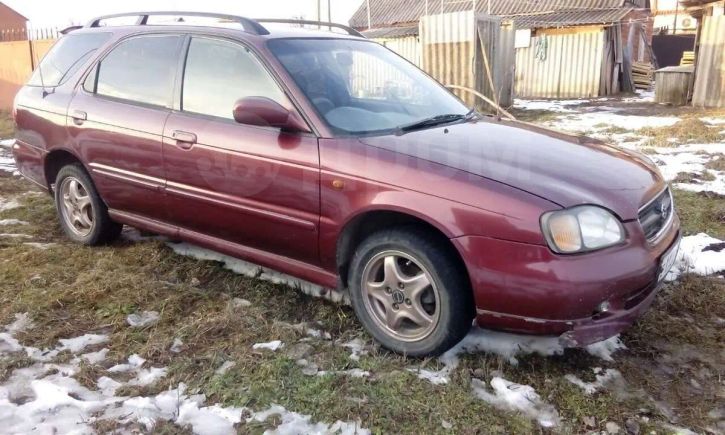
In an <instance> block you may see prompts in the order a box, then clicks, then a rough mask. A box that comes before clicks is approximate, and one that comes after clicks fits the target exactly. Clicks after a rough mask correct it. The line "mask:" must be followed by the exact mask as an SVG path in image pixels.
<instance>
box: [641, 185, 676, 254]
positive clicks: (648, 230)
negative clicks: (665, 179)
mask: <svg viewBox="0 0 725 435" xmlns="http://www.w3.org/2000/svg"><path fill="white" fill-rule="evenodd" d="M673 205H674V204H673V202H672V193H671V192H670V188H669V187H668V188H667V189H665V190H664V191H663V192H662V193H660V194H659V195H657V197H656V198H655V199H653V200H651V201H650V202H648V203H647V204H645V205H644V206H643V207H642V208H641V209H639V224H640V225H641V226H642V231H644V235H645V237H647V240H648V241H650V242H653V241H655V240H657V238H658V237H659V236H660V235H661V234H662V233H663V232H664V231H665V230H666V229H667V226H668V225H669V223H670V221H671V220H672V216H673V214H674V212H675V210H674V206H673Z"/></svg>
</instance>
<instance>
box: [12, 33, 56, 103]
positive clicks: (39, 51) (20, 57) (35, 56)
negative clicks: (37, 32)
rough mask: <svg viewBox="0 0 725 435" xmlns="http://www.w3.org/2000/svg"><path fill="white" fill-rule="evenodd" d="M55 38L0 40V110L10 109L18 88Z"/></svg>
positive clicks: (26, 79)
mask: <svg viewBox="0 0 725 435" xmlns="http://www.w3.org/2000/svg"><path fill="white" fill-rule="evenodd" d="M54 43H55V39H41V40H30V41H28V40H25V41H8V42H0V59H1V60H2V61H0V110H10V109H11V108H12V107H13V100H14V99H15V94H16V93H17V92H18V90H19V89H20V88H21V87H22V86H23V84H25V82H27V81H28V78H30V74H31V73H32V72H33V70H34V69H35V67H36V66H37V65H38V62H39V61H40V59H42V58H43V56H45V53H47V52H48V50H50V47H52V46H53V44H54Z"/></svg>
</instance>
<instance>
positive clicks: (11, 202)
mask: <svg viewBox="0 0 725 435" xmlns="http://www.w3.org/2000/svg"><path fill="white" fill-rule="evenodd" d="M21 206H22V205H21V204H20V203H19V202H18V200H17V199H14V198H9V199H5V198H0V211H7V210H13V209H16V208H20V207H21Z"/></svg>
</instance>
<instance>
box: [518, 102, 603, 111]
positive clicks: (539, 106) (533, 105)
mask: <svg viewBox="0 0 725 435" xmlns="http://www.w3.org/2000/svg"><path fill="white" fill-rule="evenodd" d="M589 102H591V100H523V99H516V100H515V101H514V108H515V109H519V110H547V111H549V112H559V113H575V110H572V109H570V108H569V106H579V105H582V104H585V103H589Z"/></svg>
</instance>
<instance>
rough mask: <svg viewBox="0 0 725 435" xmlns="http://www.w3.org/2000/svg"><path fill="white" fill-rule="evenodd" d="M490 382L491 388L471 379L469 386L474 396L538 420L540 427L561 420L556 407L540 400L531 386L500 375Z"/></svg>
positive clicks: (556, 423)
mask: <svg viewBox="0 0 725 435" xmlns="http://www.w3.org/2000/svg"><path fill="white" fill-rule="evenodd" d="M490 384H491V390H489V389H488V387H487V386H486V384H485V383H484V382H483V381H481V380H480V379H475V378H474V379H473V380H471V388H473V393H474V394H475V395H476V397H478V398H479V399H481V400H483V401H484V402H486V403H489V404H491V405H493V406H495V407H496V408H499V409H503V410H506V411H518V412H521V413H523V414H524V415H526V416H528V417H529V418H532V419H534V420H536V421H538V422H539V424H540V425H541V426H542V427H554V426H558V425H559V423H560V422H561V420H560V418H559V413H558V412H557V410H556V408H554V407H553V406H552V405H550V404H548V403H545V402H544V401H542V400H541V397H539V395H538V394H537V393H536V390H534V389H533V388H532V387H531V386H529V385H521V384H517V383H514V382H511V381H507V380H506V379H503V378H500V377H494V378H493V379H491V383H490Z"/></svg>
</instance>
